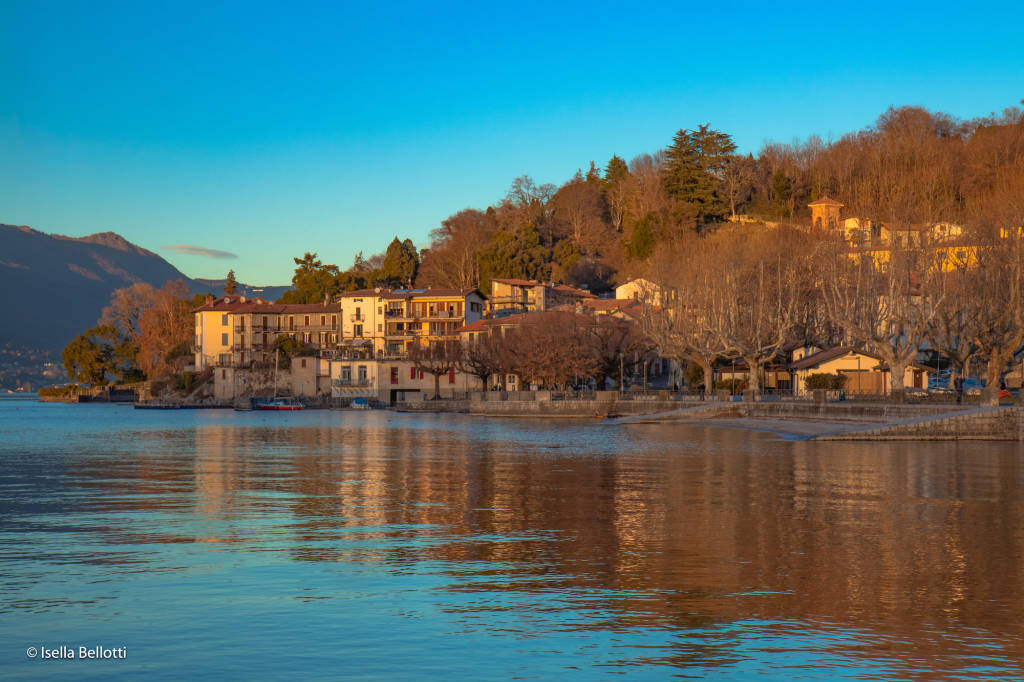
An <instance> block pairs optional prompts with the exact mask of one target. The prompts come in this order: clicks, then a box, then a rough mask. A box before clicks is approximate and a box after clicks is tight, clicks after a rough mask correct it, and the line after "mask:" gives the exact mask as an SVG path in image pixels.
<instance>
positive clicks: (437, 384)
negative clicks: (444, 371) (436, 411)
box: [434, 374, 441, 400]
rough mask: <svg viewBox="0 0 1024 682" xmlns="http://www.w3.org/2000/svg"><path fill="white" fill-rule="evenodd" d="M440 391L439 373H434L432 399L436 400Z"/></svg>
mask: <svg viewBox="0 0 1024 682" xmlns="http://www.w3.org/2000/svg"><path fill="white" fill-rule="evenodd" d="M440 392H441V375H440V374H435V375H434V400H437V396H438V394H439V393H440Z"/></svg>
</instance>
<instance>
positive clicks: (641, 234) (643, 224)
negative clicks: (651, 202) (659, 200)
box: [625, 211, 659, 260]
mask: <svg viewBox="0 0 1024 682" xmlns="http://www.w3.org/2000/svg"><path fill="white" fill-rule="evenodd" d="M658 222H659V221H658V214H657V213H654V212H653V211H652V212H651V213H648V214H647V215H645V216H644V217H643V218H641V219H640V220H638V221H637V222H636V225H634V226H633V234H632V236H631V237H630V240H629V241H628V242H626V244H625V246H626V253H627V254H628V255H629V257H630V258H632V259H634V260H645V259H646V258H647V257H648V256H650V255H651V254H652V253H653V252H654V239H655V228H656V227H657V223H658Z"/></svg>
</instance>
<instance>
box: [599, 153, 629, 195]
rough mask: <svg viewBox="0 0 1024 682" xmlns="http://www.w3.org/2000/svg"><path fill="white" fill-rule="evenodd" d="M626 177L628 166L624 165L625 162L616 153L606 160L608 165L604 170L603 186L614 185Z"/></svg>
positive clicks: (627, 175)
mask: <svg viewBox="0 0 1024 682" xmlns="http://www.w3.org/2000/svg"><path fill="white" fill-rule="evenodd" d="M628 177H629V166H628V165H626V162H625V161H624V160H623V159H622V157H620V156H618V155H614V156H612V158H611V159H609V160H608V166H607V167H606V168H605V170H604V183H605V187H611V186H612V185H616V184H618V183H620V182H622V181H623V180H625V179H626V178H628Z"/></svg>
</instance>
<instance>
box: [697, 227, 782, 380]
mask: <svg viewBox="0 0 1024 682" xmlns="http://www.w3.org/2000/svg"><path fill="white" fill-rule="evenodd" d="M718 241H719V244H718V245H717V246H718V248H719V252H718V257H716V258H714V259H713V261H711V263H710V264H709V267H711V268H714V270H715V275H716V276H715V278H714V280H713V282H714V286H713V291H712V295H713V300H714V305H713V318H712V319H713V327H714V329H715V332H716V333H717V334H718V336H719V339H720V341H721V344H722V347H723V349H724V354H725V355H732V356H735V357H740V358H743V360H744V362H746V363H747V368H748V371H749V379H748V381H747V386H748V388H749V389H750V390H752V391H754V392H755V393H756V392H758V391H760V376H761V370H762V368H763V367H764V365H766V364H767V363H768V362H769V361H770V360H771V359H772V358H774V357H775V356H776V355H777V354H778V352H779V351H780V350H781V349H782V347H783V346H784V345H785V344H786V342H787V341H790V340H792V338H793V327H794V322H795V319H796V313H797V302H798V297H799V294H800V288H799V286H798V284H799V283H798V278H797V267H796V265H795V261H796V260H797V259H799V258H800V257H801V253H800V252H799V251H793V250H792V249H791V248H788V247H789V246H791V245H792V241H791V240H786V239H784V238H782V234H781V233H774V234H768V235H764V234H756V233H754V232H752V231H748V230H744V231H734V232H731V233H726V234H723V235H722V237H721V239H719V240H718Z"/></svg>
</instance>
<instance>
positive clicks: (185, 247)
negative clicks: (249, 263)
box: [160, 244, 238, 258]
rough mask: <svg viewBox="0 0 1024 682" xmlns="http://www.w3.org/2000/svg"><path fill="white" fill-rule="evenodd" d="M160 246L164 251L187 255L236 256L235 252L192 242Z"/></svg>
mask: <svg viewBox="0 0 1024 682" xmlns="http://www.w3.org/2000/svg"><path fill="white" fill-rule="evenodd" d="M160 248H161V249H163V250H165V251H177V252H178V253H184V254H187V255H189V256H202V257H203V258H238V254H237V253H231V252H230V251H218V250H217V249H208V248H206V247H205V246H195V245H193V244H173V245H171V246H161V247H160Z"/></svg>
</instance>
